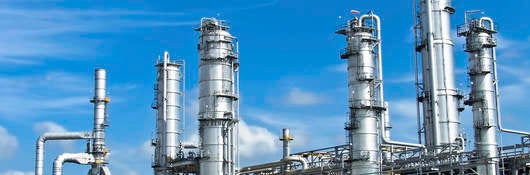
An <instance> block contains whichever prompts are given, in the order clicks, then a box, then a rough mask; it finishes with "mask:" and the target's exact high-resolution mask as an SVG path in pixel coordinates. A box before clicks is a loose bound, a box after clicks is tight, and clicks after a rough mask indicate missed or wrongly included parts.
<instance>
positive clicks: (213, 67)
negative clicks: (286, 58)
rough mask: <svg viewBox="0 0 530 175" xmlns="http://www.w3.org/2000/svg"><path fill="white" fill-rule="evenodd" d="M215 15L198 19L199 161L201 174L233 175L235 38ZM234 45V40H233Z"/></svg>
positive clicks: (234, 150) (234, 143) (236, 117)
mask: <svg viewBox="0 0 530 175" xmlns="http://www.w3.org/2000/svg"><path fill="white" fill-rule="evenodd" d="M228 29H229V27H228V26H226V25H224V24H223V22H222V21H220V20H217V19H215V18H203V19H201V26H200V27H199V28H197V29H196V30H197V31H199V32H200V36H199V45H198V50H199V57H200V58H199V114H198V115H199V116H198V118H199V138H200V155H201V159H200V161H199V167H200V174H201V175H220V174H228V175H232V174H235V168H234V166H235V162H236V157H237V156H236V153H237V148H236V146H237V143H236V141H237V140H236V138H237V137H236V135H237V133H235V132H236V129H235V127H236V125H237V123H238V102H237V99H238V98H237V88H236V87H237V85H236V84H237V72H238V66H239V61H238V58H237V51H236V47H235V46H234V41H235V39H236V38H235V37H234V36H232V35H230V33H228V31H227V30H228ZM236 44H237V43H236Z"/></svg>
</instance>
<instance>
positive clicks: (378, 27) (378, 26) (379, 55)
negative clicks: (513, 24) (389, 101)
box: [358, 12, 384, 106]
mask: <svg viewBox="0 0 530 175" xmlns="http://www.w3.org/2000/svg"><path fill="white" fill-rule="evenodd" d="M365 18H370V19H372V20H374V21H375V23H376V32H377V36H376V37H377V38H376V39H377V41H379V43H378V44H377V67H378V69H377V78H379V81H380V82H379V92H378V93H379V105H380V106H384V96H383V92H384V91H383V59H382V58H383V52H382V50H381V48H382V46H381V42H382V41H381V20H380V19H379V16H377V15H375V14H373V13H372V12H370V14H366V15H362V16H361V17H359V21H361V22H360V23H358V27H362V24H364V20H365Z"/></svg>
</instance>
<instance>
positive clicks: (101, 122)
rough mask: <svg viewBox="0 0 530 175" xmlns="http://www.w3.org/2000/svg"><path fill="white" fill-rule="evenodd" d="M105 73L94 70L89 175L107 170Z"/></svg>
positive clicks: (108, 100) (98, 174)
mask: <svg viewBox="0 0 530 175" xmlns="http://www.w3.org/2000/svg"><path fill="white" fill-rule="evenodd" d="M106 74H107V73H106V71H105V69H96V71H95V85H94V97H93V98H92V99H91V100H90V102H92V103H94V131H93V132H94V134H93V135H94V139H93V143H92V155H93V156H94V160H95V162H94V164H92V168H91V169H90V172H89V175H100V174H104V172H103V171H105V170H106V169H107V168H106V167H105V164H107V163H108V162H107V153H108V150H107V148H106V145H105V128H106V127H107V126H108V123H107V120H106V117H107V103H109V102H110V98H108V97H107V96H106V88H105V87H106Z"/></svg>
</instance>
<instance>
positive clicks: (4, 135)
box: [0, 126, 18, 173]
mask: <svg viewBox="0 0 530 175" xmlns="http://www.w3.org/2000/svg"><path fill="white" fill-rule="evenodd" d="M0 138H1V139H0V160H1V159H9V158H11V157H12V156H13V155H15V151H16V150H17V148H18V141H17V138H16V137H15V136H14V135H11V134H10V133H9V132H8V131H7V129H6V128H4V127H2V126H0ZM8 173H9V172H8Z"/></svg>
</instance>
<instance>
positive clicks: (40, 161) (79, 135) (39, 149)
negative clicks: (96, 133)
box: [35, 132, 93, 175]
mask: <svg viewBox="0 0 530 175" xmlns="http://www.w3.org/2000/svg"><path fill="white" fill-rule="evenodd" d="M92 138H93V137H92V132H58V133H56V132H49V133H44V134H42V135H41V136H40V137H39V138H38V139H37V144H36V154H37V155H36V158H35V175H42V173H43V169H44V143H45V142H46V141H47V140H82V139H86V140H88V139H92Z"/></svg>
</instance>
